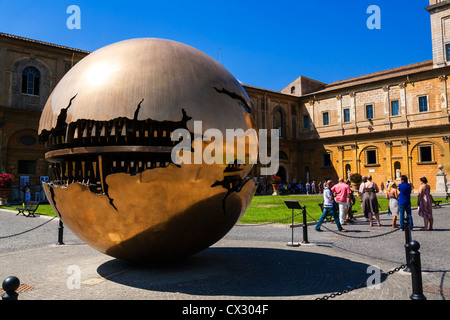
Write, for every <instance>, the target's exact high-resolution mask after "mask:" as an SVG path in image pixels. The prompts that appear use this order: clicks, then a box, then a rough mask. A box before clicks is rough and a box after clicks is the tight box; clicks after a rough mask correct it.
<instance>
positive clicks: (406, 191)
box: [398, 175, 413, 230]
mask: <svg viewBox="0 0 450 320" xmlns="http://www.w3.org/2000/svg"><path fill="white" fill-rule="evenodd" d="M400 182H401V183H400V184H399V185H398V191H399V192H400V194H399V197H398V210H399V219H400V228H401V229H402V230H404V221H405V212H406V216H407V218H408V223H409V227H410V228H411V230H412V228H413V219H412V216H411V191H412V187H411V185H410V184H409V183H408V177H407V176H405V175H402V176H401V177H400Z"/></svg>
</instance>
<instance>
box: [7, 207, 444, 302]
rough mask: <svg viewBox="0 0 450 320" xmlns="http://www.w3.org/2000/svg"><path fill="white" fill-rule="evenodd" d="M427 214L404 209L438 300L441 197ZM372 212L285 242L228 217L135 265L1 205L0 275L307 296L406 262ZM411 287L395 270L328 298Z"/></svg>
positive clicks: (37, 294) (166, 291)
mask: <svg viewBox="0 0 450 320" xmlns="http://www.w3.org/2000/svg"><path fill="white" fill-rule="evenodd" d="M289 214H290V212H289V210H287V215H289ZM433 214H434V218H435V230H434V231H419V228H420V227H422V226H423V221H422V219H421V218H420V217H419V216H418V215H417V213H416V212H415V211H413V217H414V219H415V220H414V221H415V226H416V228H415V230H414V231H413V232H412V236H413V239H414V240H417V241H419V242H420V244H421V249H420V252H421V255H422V270H423V273H422V276H423V286H424V294H425V296H426V298H427V299H428V300H447V299H448V298H449V296H450V289H449V288H450V279H449V277H450V276H449V271H450V246H449V244H450V206H446V205H443V206H442V208H436V209H435V210H434V211H433ZM381 219H382V223H383V226H382V227H369V226H368V222H366V221H365V219H364V218H363V217H358V218H357V222H356V223H354V224H349V225H347V226H345V227H346V228H347V229H348V231H349V232H347V233H346V234H345V235H344V234H340V233H338V232H336V226H335V225H334V223H326V224H324V225H323V226H324V227H325V228H326V229H324V228H323V229H324V230H325V232H321V233H319V232H315V231H314V229H313V226H311V225H310V226H308V240H309V244H301V245H300V246H298V247H290V246H287V245H286V244H287V242H290V241H291V228H289V227H288V226H280V225H265V226H241V225H237V226H235V227H234V228H233V229H232V230H231V231H230V232H229V234H228V235H226V236H225V237H224V238H223V239H222V240H220V241H219V242H217V243H216V244H214V245H213V246H211V247H210V248H208V249H206V250H204V251H202V252H200V253H198V254H196V255H194V256H192V257H189V258H187V259H185V260H183V261H179V262H177V263H173V264H166V265H153V266H137V265H133V264H130V263H128V262H125V261H121V260H117V259H114V258H112V257H109V256H107V255H104V254H102V253H99V252H97V251H95V250H94V249H92V248H90V247H89V246H87V245H86V244H84V243H83V242H82V241H81V240H79V239H78V238H77V237H76V236H75V235H73V234H72V233H71V232H70V230H69V229H68V228H64V245H56V244H55V243H56V242H57V234H58V221H59V220H58V219H57V218H56V219H53V220H51V221H50V219H49V218H48V217H43V216H41V217H37V218H32V217H24V216H16V212H13V211H8V210H0V280H1V281H3V279H5V278H6V277H7V276H11V275H14V276H17V277H18V278H19V279H20V281H21V284H22V292H21V290H20V289H21V288H19V300H157V301H161V300H170V301H175V300H176V301H182V302H183V301H185V302H188V301H202V300H214V301H228V300H231V301H235V300H243V301H244V300H251V301H261V300H262V301H280V300H282V301H284V300H286V301H306V300H315V299H316V298H321V297H324V296H329V295H330V294H331V293H334V292H340V291H343V290H345V289H349V288H353V287H354V286H356V285H358V284H361V283H367V281H368V279H369V277H370V276H371V275H373V274H374V273H373V271H369V270H372V269H368V268H373V266H376V267H377V268H379V269H381V271H382V272H384V273H386V272H388V271H390V270H394V269H395V268H398V267H399V266H401V265H402V264H404V263H405V249H404V233H403V232H402V231H396V232H392V233H389V232H390V231H391V230H392V227H391V225H390V221H391V217H390V216H388V215H386V214H383V215H381ZM36 227H37V228H36ZM32 228H35V229H33V230H31V231H29V232H25V233H22V232H23V231H26V230H30V229H32ZM16 234H18V235H16ZM302 236H303V233H302V228H301V227H299V228H294V242H301V241H302V239H303V238H302ZM375 270H376V269H375ZM77 280H79V281H78V282H77ZM371 283H374V282H371ZM411 293H412V287H411V275H410V274H409V273H407V272H404V271H403V270H400V271H397V272H395V273H393V274H391V275H389V276H388V277H387V278H386V279H384V280H383V281H382V282H381V283H380V284H379V286H378V287H377V286H369V287H363V288H360V289H355V290H351V291H350V292H347V293H344V294H342V295H340V296H336V297H334V298H331V299H330V300H352V301H354V300H410V295H411Z"/></svg>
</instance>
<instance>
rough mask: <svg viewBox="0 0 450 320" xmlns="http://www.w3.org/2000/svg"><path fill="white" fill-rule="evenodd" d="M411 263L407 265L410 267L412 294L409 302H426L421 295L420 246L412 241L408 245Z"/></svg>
mask: <svg viewBox="0 0 450 320" xmlns="http://www.w3.org/2000/svg"><path fill="white" fill-rule="evenodd" d="M409 249H410V257H411V261H410V262H409V263H408V264H409V265H411V280H412V289H413V293H412V294H411V296H410V298H411V300H427V298H426V297H425V296H424V295H423V287H422V267H421V263H420V252H419V249H420V244H419V242H417V241H415V240H412V241H411V242H410V243H409Z"/></svg>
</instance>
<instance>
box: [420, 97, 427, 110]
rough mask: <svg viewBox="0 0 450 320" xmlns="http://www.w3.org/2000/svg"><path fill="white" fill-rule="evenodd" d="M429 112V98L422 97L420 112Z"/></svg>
mask: <svg viewBox="0 0 450 320" xmlns="http://www.w3.org/2000/svg"><path fill="white" fill-rule="evenodd" d="M425 111H428V97H427V96H421V97H419V112H425Z"/></svg>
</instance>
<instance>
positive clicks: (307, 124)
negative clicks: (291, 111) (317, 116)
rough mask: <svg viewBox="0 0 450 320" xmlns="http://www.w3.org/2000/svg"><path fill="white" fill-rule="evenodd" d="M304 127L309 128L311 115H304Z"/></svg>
mask: <svg viewBox="0 0 450 320" xmlns="http://www.w3.org/2000/svg"><path fill="white" fill-rule="evenodd" d="M303 128H304V129H309V116H303Z"/></svg>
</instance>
